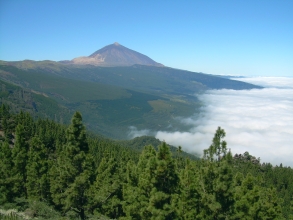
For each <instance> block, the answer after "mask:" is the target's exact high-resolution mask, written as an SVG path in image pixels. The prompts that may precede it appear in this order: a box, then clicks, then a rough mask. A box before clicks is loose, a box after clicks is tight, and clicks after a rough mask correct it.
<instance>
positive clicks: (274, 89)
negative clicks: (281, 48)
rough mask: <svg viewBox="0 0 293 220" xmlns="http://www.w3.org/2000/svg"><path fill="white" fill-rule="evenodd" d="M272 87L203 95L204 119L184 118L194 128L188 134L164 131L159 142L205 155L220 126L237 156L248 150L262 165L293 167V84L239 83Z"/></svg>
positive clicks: (289, 81)
mask: <svg viewBox="0 0 293 220" xmlns="http://www.w3.org/2000/svg"><path fill="white" fill-rule="evenodd" d="M237 80H241V81H245V82H249V83H254V84H257V85H262V86H265V87H267V88H264V89H261V90H258V89H254V90H242V91H235V90H213V91H209V92H207V93H206V94H203V95H200V96H198V98H199V99H200V100H201V101H202V102H203V103H204V104H205V105H204V107H203V108H202V111H201V112H202V113H201V114H200V115H195V116H193V117H190V118H184V119H180V120H181V123H185V124H189V125H193V126H192V129H190V130H189V131H185V132H181V131H178V132H172V133H170V132H165V131H158V132H157V133H156V138H158V139H160V140H165V141H166V142H167V143H170V144H172V145H175V146H179V145H181V146H182V147H183V149H184V150H186V151H188V152H196V153H202V150H203V149H206V148H208V147H209V146H210V144H211V141H212V138H213V135H214V133H215V131H216V129H217V127H218V126H220V127H222V128H223V129H224V130H225V131H226V138H225V140H226V141H227V143H228V148H231V151H232V153H233V154H235V153H244V152H245V151H248V152H249V153H250V154H251V155H253V156H256V157H260V158H261V162H270V163H272V164H273V165H279V164H280V163H283V165H285V166H291V167H293V79H292V78H281V77H258V78H243V79H237Z"/></svg>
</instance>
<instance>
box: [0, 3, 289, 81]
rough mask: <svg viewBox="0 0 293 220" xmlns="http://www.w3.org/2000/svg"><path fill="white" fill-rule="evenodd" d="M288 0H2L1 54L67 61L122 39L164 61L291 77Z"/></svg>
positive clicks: (232, 72)
mask: <svg viewBox="0 0 293 220" xmlns="http://www.w3.org/2000/svg"><path fill="white" fill-rule="evenodd" d="M292 9H293V1H290V0H258V1H255V0H246V1H234V0H217V1H214V0H213V1H212V0H190V1H188V0H187V1H177V0H174V1H154V0H148V1H137V0H135V1H132V0H126V1H111V0H107V1H97V0H95V1H89V0H84V1H76V0H70V1H69V0H68V1H66V0H63V1H57V0H50V1H40V0H9V1H8V0H0V60H5V61H17V60H24V59H31V60H54V61H59V60H71V59H73V58H75V57H79V56H88V55H90V54H92V53H93V52H95V51H96V50H98V49H100V48H102V47H104V46H106V45H109V44H112V43H114V42H119V43H120V44H122V45H123V46H126V47H128V48H130V49H133V50H135V51H138V52H140V53H143V54H145V55H147V56H149V57H150V58H152V59H153V60H155V61H157V62H159V63H162V64H164V65H165V66H169V67H173V68H178V69H184V70H190V71H195V72H203V73H209V74H220V75H242V76H291V77H293V40H292V39H293V13H292Z"/></svg>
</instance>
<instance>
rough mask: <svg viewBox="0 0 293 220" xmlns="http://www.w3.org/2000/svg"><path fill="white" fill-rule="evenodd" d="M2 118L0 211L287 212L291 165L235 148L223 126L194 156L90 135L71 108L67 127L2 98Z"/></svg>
mask: <svg viewBox="0 0 293 220" xmlns="http://www.w3.org/2000/svg"><path fill="white" fill-rule="evenodd" d="M0 122H1V123H0V129H1V130H0V131H1V141H0V176H1V178H0V209H1V211H3V210H7V209H12V208H14V209H18V211H22V212H24V213H25V214H26V215H27V216H30V217H31V218H35V217H36V218H38V219H108V218H110V219H293V216H292V214H293V210H292V205H293V204H292V198H293V170H292V169H291V168H289V167H283V166H282V165H280V166H276V167H273V166H272V165H271V164H260V163H259V160H258V159H256V158H254V157H253V156H251V155H249V153H247V152H246V153H244V154H243V155H235V156H234V157H232V155H231V152H229V151H227V143H226V142H225V141H224V140H223V139H224V137H225V132H224V130H223V129H221V128H218V129H217V130H216V133H215V136H214V139H213V140H212V144H211V146H210V147H209V148H207V149H206V150H205V151H204V157H203V158H202V159H201V160H192V159H187V158H186V157H184V156H183V154H182V153H181V149H180V148H178V149H177V151H176V152H174V153H171V151H170V148H169V147H168V146H167V144H166V143H164V142H163V143H160V145H159V147H158V148H154V147H153V146H151V145H147V146H145V147H144V148H143V151H142V152H139V151H138V150H134V149H141V148H142V146H139V144H136V143H135V141H134V142H133V143H131V142H128V143H129V144H130V146H128V147H123V146H121V145H120V144H118V143H117V142H114V141H111V140H107V139H104V138H102V137H98V136H95V135H88V134H87V132H86V130H85V126H84V125H83V123H82V117H81V114H80V113H78V112H76V113H75V114H74V115H73V118H72V120H71V124H70V125H69V126H64V125H60V124H57V123H56V122H53V121H50V120H47V119H46V120H43V119H38V120H33V119H32V117H31V116H30V114H28V113H23V112H21V113H19V114H12V113H11V112H10V111H9V108H8V107H7V106H4V105H2V106H1V108H0ZM138 141H139V142H141V143H142V144H143V143H147V142H148V141H152V142H154V143H155V144H156V140H149V139H145V138H141V139H138ZM125 144H126V143H124V145H125ZM290 202H291V203H290ZM1 216H2V214H0V218H1ZM3 218H4V217H3ZM5 218H10V217H5ZM10 219H21V217H18V216H16V215H14V214H12V216H11V218H10Z"/></svg>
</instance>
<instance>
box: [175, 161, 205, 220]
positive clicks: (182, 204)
mask: <svg viewBox="0 0 293 220" xmlns="http://www.w3.org/2000/svg"><path fill="white" fill-rule="evenodd" d="M176 208H177V209H178V214H179V216H180V217H181V218H182V219H185V220H195V219H201V218H200V217H199V216H198V215H199V213H200V208H201V186H200V184H199V172H198V170H197V169H196V167H195V164H194V163H192V161H190V160H187V161H186V165H185V169H184V170H181V173H180V199H179V204H178V205H177V207H176Z"/></svg>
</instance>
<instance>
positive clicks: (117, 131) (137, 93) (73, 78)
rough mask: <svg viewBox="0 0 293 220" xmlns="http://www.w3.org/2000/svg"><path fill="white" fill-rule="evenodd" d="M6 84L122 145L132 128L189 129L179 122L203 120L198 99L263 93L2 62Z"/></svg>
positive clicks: (218, 82) (198, 77)
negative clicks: (212, 93)
mask: <svg viewBox="0 0 293 220" xmlns="http://www.w3.org/2000/svg"><path fill="white" fill-rule="evenodd" d="M0 80H3V81H5V82H8V83H11V84H14V85H18V86H20V87H21V88H22V89H23V90H25V91H27V90H29V91H34V92H35V93H39V94H42V98H43V99H44V98H45V96H46V97H49V98H50V99H51V100H54V101H55V102H57V103H58V104H59V105H62V106H65V107H66V109H68V110H69V111H71V112H72V113H73V112H75V111H80V112H83V115H84V117H83V119H84V124H86V126H87V128H88V129H89V130H91V131H94V132H96V133H100V134H103V135H104V136H107V137H109V138H115V139H120V140H121V139H126V138H127V137H128V134H129V132H130V129H129V127H131V126H134V127H136V128H137V129H138V130H141V129H148V130H150V131H159V130H165V131H178V130H181V131H182V130H186V129H189V128H190V126H188V125H185V124H183V123H180V120H178V118H181V117H190V116H191V115H196V114H199V113H200V107H201V106H202V103H201V102H200V101H199V100H198V99H197V97H196V96H195V94H199V93H202V92H204V91H206V90H208V89H224V88H226V89H235V90H241V89H260V88H261V87H259V86H255V85H252V84H249V83H244V82H240V81H235V80H229V79H224V78H220V77H216V76H213V75H208V74H203V73H196V72H189V71H184V70H178V69H172V68H168V67H155V66H143V65H133V66H124V67H123V66H122V67H97V66H92V65H82V66H80V65H69V64H68V65H67V64H62V63H58V62H53V61H39V62H37V61H31V60H25V61H20V62H4V61H0ZM40 97H41V96H40ZM14 104H15V103H14ZM44 110H45V111H46V109H44ZM55 112H59V111H55ZM50 114H51V113H50ZM69 120H70V119H68V121H67V122H69Z"/></svg>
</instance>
